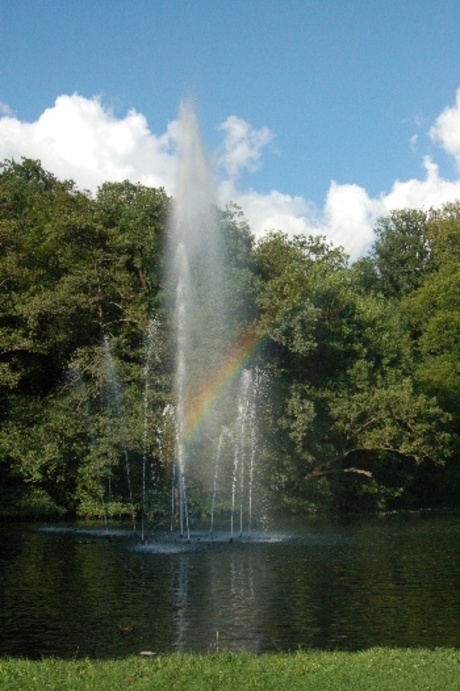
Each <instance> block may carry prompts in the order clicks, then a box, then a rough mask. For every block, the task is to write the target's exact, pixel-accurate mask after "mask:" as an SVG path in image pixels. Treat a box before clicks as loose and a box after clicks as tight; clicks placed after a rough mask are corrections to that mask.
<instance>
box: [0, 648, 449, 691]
mask: <svg viewBox="0 0 460 691" xmlns="http://www.w3.org/2000/svg"><path fill="white" fill-rule="evenodd" d="M0 689H1V690H2V691H7V690H8V691H10V690H11V691H13V690H14V691H20V690H23V691H34V690H36V689H39V690H40V689H59V691H61V690H65V689H75V690H76V691H77V690H80V689H88V690H90V689H91V691H94V690H97V691H99V690H101V691H104V689H107V690H108V691H119V690H120V689H121V690H123V689H155V690H161V689H165V691H174V690H175V689H176V690H177V689H184V690H187V691H210V690H211V689H212V690H214V689H215V690H216V691H241V690H244V689H248V690H249V689H251V691H254V690H257V689H264V690H270V689H273V691H295V690H296V689H299V691H300V690H302V691H308V689H317V690H318V691H327V690H328V689H331V690H333V691H340V690H341V689H347V691H360V690H361V689H362V690H364V689H365V690H366V691H384V690H388V691H400V690H401V689H404V690H405V689H413V690H414V691H423V689H426V690H427V691H437V690H439V691H451V690H452V691H453V690H459V689H460V650H452V649H446V648H440V649H436V650H425V649H397V648H396V649H392V648H371V649H369V650H365V651H362V652H357V653H347V652H317V651H306V652H298V653H291V654H284V653H277V654H273V655H258V656H254V655H249V654H246V653H229V652H222V653H215V654H209V655H167V656H158V657H153V658H142V657H130V658H126V659H121V660H71V661H68V660H57V659H43V660H39V661H31V660H24V659H12V658H8V659H0Z"/></svg>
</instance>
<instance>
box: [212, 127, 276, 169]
mask: <svg viewBox="0 0 460 691" xmlns="http://www.w3.org/2000/svg"><path fill="white" fill-rule="evenodd" d="M219 130H221V131H223V132H225V138H224V142H223V145H222V150H221V152H220V155H219V157H218V163H219V165H221V166H222V167H223V168H224V169H225V170H226V172H227V174H228V176H229V177H230V179H232V180H235V179H236V178H237V177H238V175H239V174H240V172H241V171H242V170H243V169H247V170H249V171H254V170H257V167H258V165H259V159H260V157H261V155H262V149H263V147H264V146H266V145H267V144H268V143H269V142H270V141H271V140H272V139H273V132H271V131H270V130H269V129H268V127H262V128H261V129H255V128H254V127H251V125H250V124H249V123H248V122H246V120H243V119H242V118H238V117H236V115H230V116H229V117H228V118H227V119H226V120H225V121H224V122H223V123H221V124H220V125H219Z"/></svg>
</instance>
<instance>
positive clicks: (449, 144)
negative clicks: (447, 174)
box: [430, 87, 460, 167]
mask: <svg viewBox="0 0 460 691" xmlns="http://www.w3.org/2000/svg"><path fill="white" fill-rule="evenodd" d="M430 136H431V138H432V139H433V140H434V141H437V142H439V143H440V144H441V146H442V147H443V148H444V149H445V150H446V151H447V153H449V154H450V155H451V156H453V157H454V159H455V161H456V163H457V166H459V167H460V87H459V88H458V89H457V93H456V99H455V105H454V106H452V107H450V108H446V109H445V110H443V112H442V113H441V114H440V115H439V116H438V117H437V119H436V121H435V123H434V125H433V127H432V128H431V130H430Z"/></svg>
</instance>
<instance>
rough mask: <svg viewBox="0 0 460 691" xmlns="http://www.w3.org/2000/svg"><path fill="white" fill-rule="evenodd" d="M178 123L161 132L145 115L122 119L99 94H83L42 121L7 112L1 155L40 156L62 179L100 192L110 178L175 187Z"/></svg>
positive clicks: (0, 129)
mask: <svg viewBox="0 0 460 691" xmlns="http://www.w3.org/2000/svg"><path fill="white" fill-rule="evenodd" d="M176 145H177V127H176V125H175V123H171V124H170V125H169V126H168V128H167V129H166V132H165V133H164V134H162V135H160V136H157V135H155V134H153V133H152V132H150V130H149V128H148V124H147V121H146V119H145V117H144V116H143V115H142V114H140V113H137V112H136V111H135V110H130V111H129V113H128V114H127V115H126V116H125V117H123V118H117V117H115V115H114V114H113V113H112V112H111V110H110V109H108V108H106V107H104V106H103V104H102V102H101V100H100V99H99V98H97V97H94V98H91V99H87V98H84V97H83V96H79V95H78V94H73V95H71V96H68V95H63V96H59V97H58V98H57V99H56V102H55V104H54V106H53V107H52V108H48V109H46V110H45V112H44V113H42V115H41V116H40V117H39V118H38V120H37V121H36V122H33V123H24V122H21V121H19V120H18V119H17V118H15V117H13V116H12V115H11V114H6V115H5V116H4V117H2V118H1V119H0V157H1V158H2V159H4V158H20V157H21V156H27V157H29V158H38V159H40V160H41V162H42V164H43V166H44V167H45V168H46V169H47V170H50V171H52V172H53V173H54V174H55V175H57V176H58V177H61V178H70V179H73V180H75V182H76V183H77V184H78V185H79V186H80V187H82V188H85V189H89V190H91V191H93V192H94V191H95V190H96V189H97V187H98V185H100V184H101V183H102V182H105V181H106V180H110V181H120V180H124V179H128V180H132V181H139V182H142V183H143V184H145V185H151V186H157V187H159V186H164V187H166V188H168V189H171V188H172V187H173V182H174V179H175V173H176V166H177V157H176V155H175V149H176Z"/></svg>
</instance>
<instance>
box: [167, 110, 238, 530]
mask: <svg viewBox="0 0 460 691" xmlns="http://www.w3.org/2000/svg"><path fill="white" fill-rule="evenodd" d="M179 121H180V164H179V174H178V184H177V189H176V194H175V203H174V208H173V214H172V218H171V221H170V228H169V251H168V263H169V274H170V299H171V301H172V308H173V315H174V317H173V324H172V331H173V338H174V343H175V349H176V352H175V399H176V435H177V444H176V447H177V449H176V453H177V466H178V486H179V490H178V491H179V505H180V510H179V514H180V516H179V522H180V531H181V534H182V535H185V534H187V537H189V534H190V528H189V521H188V508H187V477H188V475H189V471H190V469H191V468H193V469H194V472H198V473H200V472H203V468H202V467H201V468H200V465H202V464H201V463H200V458H202V457H203V456H204V455H211V456H214V453H215V452H214V449H212V446H210V441H209V440H210V438H211V437H212V436H213V434H211V432H210V430H211V428H212V427H213V426H215V425H216V424H218V423H217V419H218V418H219V415H220V414H221V413H220V412H219V410H218V409H216V408H214V410H213V415H209V411H208V415H207V419H206V421H205V423H204V425H203V426H202V427H201V429H200V433H199V434H197V433H196V429H194V424H195V423H194V415H196V414H197V409H198V408H199V406H200V397H202V391H203V387H205V386H206V382H207V381H209V379H210V377H212V373H213V372H215V371H217V370H218V368H219V366H220V365H221V363H222V362H223V360H224V358H225V355H226V353H227V352H228V350H229V349H230V348H231V338H230V335H229V330H228V324H227V314H226V304H227V301H226V296H225V287H224V281H223V280H222V277H223V273H224V271H223V269H224V263H223V244H222V238H221V235H220V226H219V223H218V220H217V209H216V206H215V204H214V185H213V179H212V175H211V172H210V167H209V164H208V161H207V160H206V156H205V153H204V150H203V146H202V144H201V139H200V135H199V131H198V125H197V120H196V116H195V113H194V110H193V108H192V106H191V104H190V103H188V102H183V103H182V104H181V107H180V118H179Z"/></svg>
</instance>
